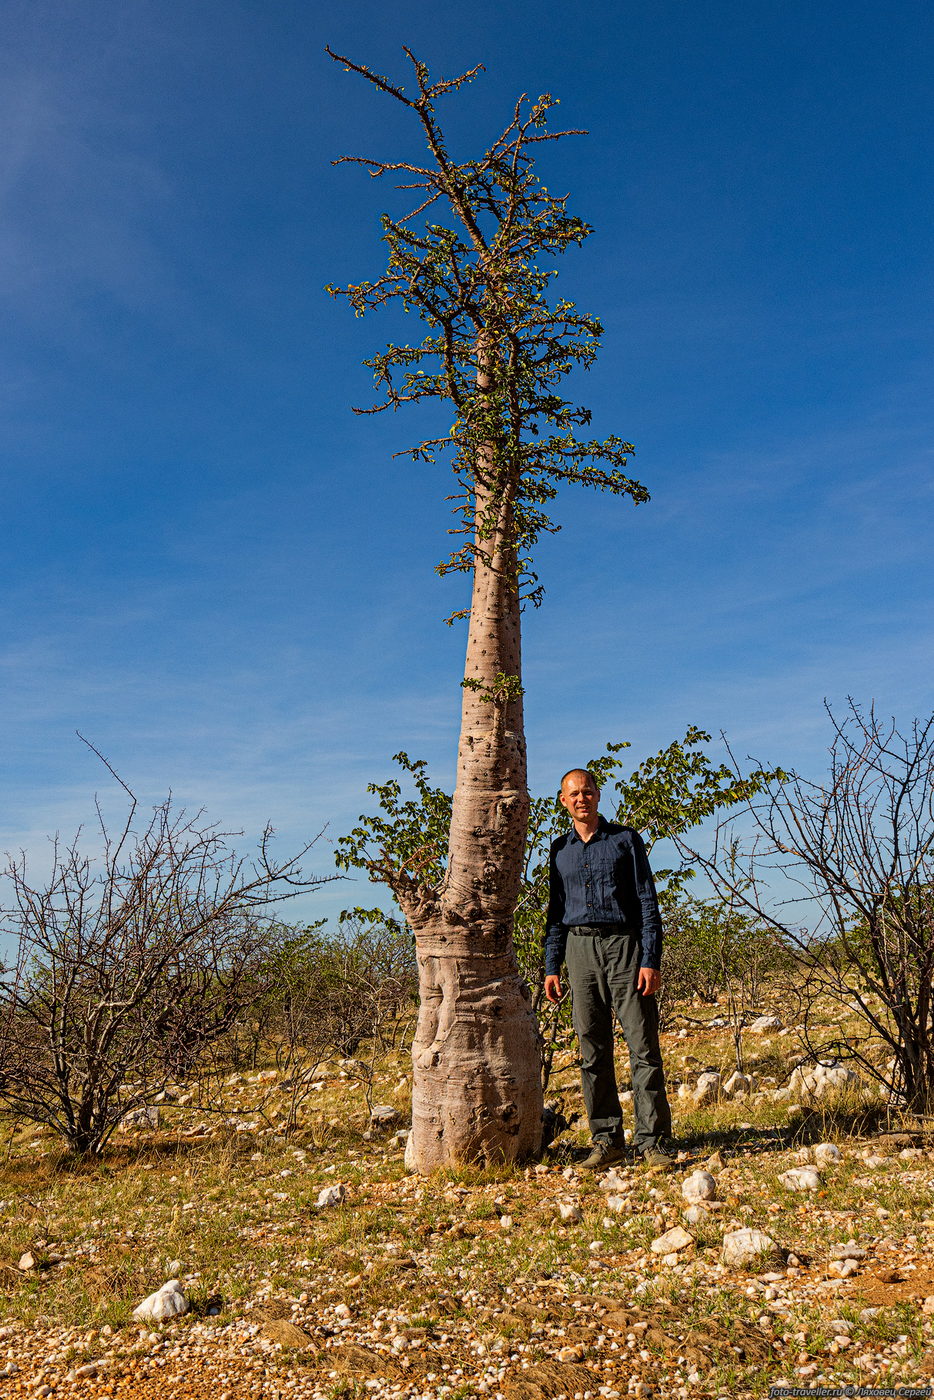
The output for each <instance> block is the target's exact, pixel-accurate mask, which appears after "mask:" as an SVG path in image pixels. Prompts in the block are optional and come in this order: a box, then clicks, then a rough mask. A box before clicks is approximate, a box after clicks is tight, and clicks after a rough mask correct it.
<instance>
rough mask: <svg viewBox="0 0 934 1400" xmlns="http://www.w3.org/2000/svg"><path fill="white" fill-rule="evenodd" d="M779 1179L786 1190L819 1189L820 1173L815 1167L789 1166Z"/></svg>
mask: <svg viewBox="0 0 934 1400" xmlns="http://www.w3.org/2000/svg"><path fill="white" fill-rule="evenodd" d="M778 1179H779V1181H780V1182H781V1184H782V1186H784V1188H785V1190H786V1191H819V1190H820V1184H821V1174H820V1172H819V1171H818V1170H817V1168H816V1167H789V1169H788V1171H786V1172H781V1173H780V1175H779V1178H778Z"/></svg>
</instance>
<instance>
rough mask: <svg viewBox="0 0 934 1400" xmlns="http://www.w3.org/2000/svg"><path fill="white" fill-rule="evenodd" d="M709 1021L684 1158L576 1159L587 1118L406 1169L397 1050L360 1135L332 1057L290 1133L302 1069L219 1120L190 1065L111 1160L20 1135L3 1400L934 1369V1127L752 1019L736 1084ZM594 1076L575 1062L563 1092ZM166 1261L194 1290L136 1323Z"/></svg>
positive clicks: (256, 1087) (509, 1392)
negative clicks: (910, 1120) (166, 1313)
mask: <svg viewBox="0 0 934 1400" xmlns="http://www.w3.org/2000/svg"><path fill="white" fill-rule="evenodd" d="M716 1019H717V1018H715V1017H714V1018H712V1020H708V1022H707V1023H706V1024H700V1025H698V1026H691V1027H688V1028H687V1029H684V1028H682V1031H681V1032H680V1033H675V1034H672V1035H670V1036H668V1037H667V1044H666V1056H667V1061H668V1064H669V1068H670V1073H671V1078H672V1081H673V1084H674V1082H675V1081H677V1080H679V1079H680V1080H681V1083H682V1090H681V1093H680V1097H678V1096H676V1098H675V1102H676V1105H677V1109H678V1122H677V1128H676V1131H677V1132H678V1134H679V1138H680V1143H681V1147H682V1151H681V1152H680V1154H679V1157H680V1159H679V1161H678V1163H677V1166H676V1168H675V1170H673V1171H671V1172H669V1173H665V1174H652V1173H650V1172H649V1171H647V1170H646V1169H645V1168H644V1167H643V1166H641V1165H640V1164H636V1163H623V1164H621V1165H620V1166H618V1167H617V1168H615V1169H614V1170H612V1171H611V1172H610V1173H608V1174H607V1175H606V1176H604V1177H603V1178H602V1179H601V1178H600V1177H596V1178H595V1177H593V1176H590V1175H588V1174H586V1173H582V1172H580V1171H579V1169H578V1168H577V1166H576V1164H575V1163H576V1159H577V1157H578V1155H579V1148H580V1146H581V1144H582V1143H583V1138H581V1137H578V1138H577V1139H574V1138H573V1135H568V1138H567V1139H562V1140H561V1141H560V1142H559V1143H558V1144H557V1145H556V1147H555V1149H554V1150H553V1152H552V1153H550V1154H549V1155H548V1156H547V1157H546V1160H545V1161H544V1162H542V1163H541V1164H539V1165H538V1166H535V1167H531V1168H526V1169H523V1170H520V1171H509V1170H503V1171H500V1172H489V1171H487V1172H480V1171H462V1172H458V1173H448V1174H446V1175H442V1176H439V1177H437V1178H433V1179H431V1180H427V1181H425V1180H421V1179H418V1178H415V1177H412V1176H409V1175H408V1174H407V1173H406V1172H405V1169H404V1165H403V1160H402V1159H403V1139H402V1136H400V1135H399V1134H398V1129H399V1128H400V1127H403V1128H404V1123H405V1112H406V1101H407V1092H408V1090H407V1083H406V1081H405V1078H404V1076H403V1075H402V1074H400V1070H402V1069H404V1064H405V1061H404V1057H399V1058H398V1059H395V1060H394V1059H392V1057H390V1059H389V1060H387V1062H386V1063H385V1064H384V1065H383V1067H382V1069H381V1075H382V1080H381V1081H380V1083H379V1086H378V1087H379V1089H380V1096H381V1097H382V1098H383V1099H384V1103H383V1112H382V1114H381V1115H377V1121H375V1122H374V1124H373V1125H372V1126H370V1127H368V1126H367V1116H366V1115H365V1114H364V1112H363V1110H362V1106H361V1098H360V1092H359V1089H358V1087H357V1084H356V1081H355V1077H354V1068H353V1066H352V1065H348V1064H344V1065H340V1064H335V1065H330V1066H327V1067H324V1068H323V1069H322V1070H321V1071H320V1077H319V1079H318V1080H316V1083H317V1084H318V1085H319V1087H318V1088H316V1089H314V1090H313V1091H312V1092H311V1093H310V1094H309V1096H308V1102H307V1103H303V1105H302V1111H301V1113H300V1114H299V1126H298V1128H297V1130H296V1132H295V1133H293V1134H290V1135H286V1134H285V1133H284V1132H283V1115H286V1114H287V1110H288V1108H289V1102H288V1100H289V1089H288V1086H285V1087H283V1086H282V1085H281V1084H280V1083H279V1082H278V1081H277V1079H276V1076H275V1075H274V1074H271V1072H269V1071H267V1072H266V1073H265V1075H263V1074H260V1075H240V1076H233V1077H231V1078H230V1079H229V1080H228V1082H227V1083H226V1085H225V1086H224V1096H225V1100H226V1101H225V1102H224V1104H223V1105H221V1106H220V1107H222V1109H223V1112H221V1113H218V1114H215V1115H213V1116H208V1117H205V1115H204V1112H203V1110H202V1111H201V1112H200V1114H199V1112H198V1111H197V1108H196V1104H195V1102H194V1101H193V1100H189V1102H188V1103H182V1102H179V1101H180V1100H184V1099H186V1098H187V1096H188V1094H189V1093H191V1092H192V1091H191V1088H190V1086H179V1087H178V1090H177V1093H176V1094H175V1095H172V1096H170V1100H171V1099H174V1103H172V1102H169V1103H168V1104H164V1105H163V1106H162V1121H161V1122H160V1123H159V1124H158V1125H157V1124H156V1120H155V1116H154V1115H151V1116H150V1117H149V1118H148V1119H145V1120H143V1121H141V1122H140V1123H139V1124H138V1125H136V1126H134V1127H133V1128H132V1129H130V1130H128V1131H126V1132H124V1133H122V1134H121V1135H120V1137H119V1138H118V1139H117V1140H115V1142H114V1144H113V1146H112V1148H111V1149H110V1151H109V1152H108V1153H107V1154H106V1155H105V1157H104V1159H103V1160H102V1161H99V1162H96V1163H94V1164H71V1163H68V1162H65V1161H63V1160H62V1159H61V1156H60V1153H59V1152H58V1151H57V1149H56V1147H55V1144H54V1142H53V1140H52V1139H51V1138H50V1137H49V1136H48V1135H45V1134H37V1133H35V1132H34V1130H33V1129H32V1128H26V1129H21V1130H19V1131H17V1132H16V1133H15V1134H14V1135H13V1137H12V1138H11V1140H10V1143H9V1149H8V1152H7V1157H6V1162H5V1165H4V1166H3V1168H2V1170H0V1192H2V1194H3V1196H4V1198H5V1199H4V1200H3V1201H2V1203H0V1205H2V1209H3V1213H4V1217H5V1221H6V1249H5V1255H6V1258H5V1260H4V1261H3V1266H2V1270H0V1285H2V1288H3V1291H4V1295H5V1297H4V1308H3V1315H4V1321H3V1324H2V1326H0V1395H3V1396H18V1395H30V1396H36V1395H38V1396H47V1395H54V1396H56V1397H68V1398H69V1400H71V1397H74V1398H75V1400H79V1397H92V1396H93V1397H95V1400H96V1397H99V1396H115V1397H116V1396H121V1397H126V1400H137V1397H147V1400H148V1398H149V1397H151V1398H152V1400H160V1398H161V1397H163V1396H165V1397H168V1396H172V1397H173V1398H175V1397H177V1400H201V1397H205V1398H206V1397H210V1400H224V1397H225V1396H226V1397H227V1400H239V1397H241V1396H262V1397H268V1398H269V1400H272V1398H273V1397H280V1400H282V1398H284V1397H295V1400H299V1398H300V1397H301V1398H303V1400H350V1397H363V1396H372V1397H374V1400H387V1397H390V1396H392V1397H397V1396H398V1397H409V1398H410V1400H414V1397H424V1400H445V1398H447V1400H467V1397H471V1396H481V1395H485V1396H489V1397H491V1400H496V1397H502V1400H546V1397H547V1398H548V1400H558V1398H559V1397H561V1396H564V1397H567V1400H572V1397H581V1398H582V1400H596V1397H598V1396H599V1397H605V1400H615V1397H618V1396H646V1395H650V1394H652V1395H655V1396H658V1397H662V1396H665V1397H670V1396H673V1397H677V1400H688V1397H694V1396H697V1397H708V1396H709V1397H718V1396H726V1395H730V1396H734V1395H740V1396H753V1395H758V1394H761V1393H762V1392H763V1391H765V1390H767V1389H768V1386H769V1385H776V1384H785V1385H791V1386H797V1387H830V1388H835V1387H836V1388H842V1387H845V1386H864V1387H865V1386H869V1387H875V1388H886V1387H888V1388H894V1387H905V1386H909V1387H911V1386H920V1387H925V1386H927V1385H928V1384H929V1383H930V1382H929V1377H930V1376H931V1375H932V1374H934V1338H932V1331H934V1202H932V1197H931V1193H932V1185H934V1141H932V1142H930V1143H929V1141H928V1139H927V1138H926V1136H925V1135H924V1134H923V1133H922V1132H921V1131H919V1130H917V1125H914V1127H913V1128H912V1130H911V1131H907V1132H906V1131H905V1130H904V1126H905V1125H894V1124H893V1123H892V1122H891V1121H888V1122H886V1121H885V1120H884V1118H883V1117H882V1116H880V1115H879V1114H878V1113H876V1114H873V1113H867V1112H866V1111H865V1105H864V1104H863V1103H862V1101H861V1100H859V1099H858V1097H856V1096H853V1095H851V1097H850V1099H849V1101H848V1102H844V1101H843V1100H841V1099H840V1097H839V1090H840V1086H839V1085H836V1086H828V1088H827V1089H826V1090H825V1089H820V1088H818V1087H817V1086H816V1085H815V1084H814V1083H813V1080H812V1082H811V1085H810V1089H808V1086H807V1085H805V1084H804V1083H803V1082H802V1075H800V1074H799V1076H798V1079H797V1081H793V1080H792V1076H791V1069H792V1067H793V1065H794V1061H795V1058H796V1055H795V1051H794V1045H793V1041H792V1038H791V1037H790V1036H789V1035H788V1034H787V1033H786V1032H785V1031H784V1029H783V1028H781V1027H778V1026H775V1025H774V1024H773V1025H770V1026H768V1027H765V1028H762V1029H760V1030H759V1031H756V1032H752V1031H750V1032H749V1034H748V1036H747V1040H748V1042H749V1048H748V1051H747V1055H746V1062H745V1063H744V1069H745V1071H746V1073H745V1075H744V1076H743V1078H742V1079H741V1080H738V1081H737V1080H736V1079H735V1078H734V1079H733V1082H732V1084H730V1076H729V1074H728V1073H726V1071H728V1070H729V1068H730V1065H729V1058H728V1055H727V1051H726V1040H723V1041H721V1039H720V1037H721V1036H722V1035H723V1031H722V1028H721V1027H719V1026H717V1025H714V1024H713V1021H715V1020H716ZM712 1073H719V1074H720V1081H719V1083H718V1084H715V1085H714V1086H713V1089H711V1083H710V1080H709V1079H708V1080H707V1081H706V1082H703V1083H702V1080H703V1078H704V1075H705V1074H707V1075H709V1074H712ZM757 1074H758V1077H756V1076H757ZM831 1078H832V1076H831ZM574 1080H575V1071H574V1068H573V1065H572V1064H567V1065H566V1066H565V1068H564V1069H561V1070H559V1073H558V1075H557V1083H556V1088H557V1090H558V1092H560V1093H562V1094H563V1097H564V1100H565V1107H566V1109H567V1108H569V1107H573V1106H574V1094H575V1090H574ZM769 1081H772V1082H771V1083H770V1082H769ZM831 1088H832V1089H833V1091H834V1093H836V1094H837V1097H836V1098H835V1099H833V1100H832V1099H831V1097H830V1090H831ZM786 1091H787V1092H786ZM675 1093H676V1095H677V1088H676V1086H675ZM821 1095H823V1098H821ZM815 1096H816V1097H815ZM795 1098H797V1099H801V1100H804V1102H800V1103H799V1102H794V1101H793V1099H795ZM808 1100H810V1102H808ZM293 1106H294V1105H293ZM896 1126H900V1127H901V1130H900V1131H896V1130H894V1129H895V1128H896ZM364 1130H366V1133H367V1136H366V1137H364ZM335 1188H343V1189H342V1190H341V1189H335ZM173 1277H174V1278H177V1279H178V1285H177V1289H176V1290H170V1291H171V1292H174V1293H178V1294H180V1295H181V1296H182V1297H183V1298H184V1308H185V1311H184V1312H182V1313H180V1314H179V1315H177V1316H175V1317H173V1318H172V1319H171V1320H169V1321H165V1322H156V1321H152V1320H146V1319H145V1318H143V1317H141V1316H140V1317H134V1315H133V1314H134V1309H136V1308H137V1307H138V1305H139V1304H140V1303H141V1302H142V1300H143V1299H144V1298H146V1297H147V1295H150V1294H152V1293H153V1292H154V1290H157V1289H159V1288H160V1287H161V1286H162V1285H163V1284H165V1283H166V1282H167V1280H169V1279H170V1278H173ZM173 1306H175V1305H174V1304H173ZM179 1306H181V1305H179Z"/></svg>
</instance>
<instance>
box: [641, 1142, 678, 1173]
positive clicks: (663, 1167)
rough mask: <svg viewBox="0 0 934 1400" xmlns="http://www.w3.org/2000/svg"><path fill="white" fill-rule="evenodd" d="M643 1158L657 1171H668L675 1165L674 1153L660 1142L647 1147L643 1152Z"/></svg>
mask: <svg viewBox="0 0 934 1400" xmlns="http://www.w3.org/2000/svg"><path fill="white" fill-rule="evenodd" d="M642 1160H643V1162H644V1163H645V1165H646V1166H647V1167H652V1168H654V1170H655V1171H657V1172H666V1171H668V1170H669V1168H670V1167H673V1166H674V1165H675V1156H674V1153H672V1152H669V1151H668V1150H667V1149H666V1148H664V1147H662V1145H661V1143H658V1142H657V1143H656V1144H655V1146H654V1147H647V1148H646V1150H645V1151H644V1152H643V1154H642Z"/></svg>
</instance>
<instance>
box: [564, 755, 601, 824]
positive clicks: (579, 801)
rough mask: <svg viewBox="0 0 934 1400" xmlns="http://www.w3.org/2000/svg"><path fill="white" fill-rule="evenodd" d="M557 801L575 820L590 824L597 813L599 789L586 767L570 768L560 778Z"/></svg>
mask: <svg viewBox="0 0 934 1400" xmlns="http://www.w3.org/2000/svg"><path fill="white" fill-rule="evenodd" d="M558 801H559V802H560V803H561V806H562V807H564V808H565V809H566V810H567V811H568V812H570V814H571V816H572V817H573V818H574V820H575V821H576V822H581V823H582V824H583V825H584V826H587V825H588V824H590V823H591V822H592V821H593V820H594V818H595V817H596V815H597V806H598V804H599V801H600V789H599V788H598V787H597V784H596V782H595V781H594V776H593V774H592V773H589V772H588V771H587V769H586V768H570V769H568V771H567V772H566V773H565V775H564V777H563V778H562V779H561V792H560V793H559V795H558Z"/></svg>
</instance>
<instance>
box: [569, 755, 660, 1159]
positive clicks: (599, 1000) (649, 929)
mask: <svg viewBox="0 0 934 1400" xmlns="http://www.w3.org/2000/svg"><path fill="white" fill-rule="evenodd" d="M559 800H560V802H561V805H562V806H563V807H565V808H566V809H567V811H568V812H569V813H570V815H571V820H572V822H573V827H572V829H571V830H570V831H569V832H566V833H565V834H564V835H563V836H559V837H558V839H557V840H556V841H553V842H552V845H551V864H550V888H549V901H548V919H547V928H546V933H545V995H546V997H547V998H548V1000H549V1001H552V1002H557V1001H560V1000H561V998H562V996H563V995H564V988H563V987H562V985H561V966H562V963H564V962H565V961H566V962H567V970H568V982H569V983H570V988H571V994H572V998H573V1016H574V1029H575V1031H576V1032H577V1036H578V1039H579V1041H580V1049H581V1088H582V1090H583V1094H584V1106H585V1108H586V1109H587V1118H588V1121H589V1123H590V1135H591V1139H592V1142H593V1146H592V1149H591V1152H590V1155H589V1156H588V1157H587V1158H586V1159H585V1161H584V1162H583V1163H582V1164H581V1165H582V1166H583V1167H585V1168H587V1169H588V1170H591V1171H598V1170H600V1169H601V1168H603V1167H609V1166H612V1164H613V1163H614V1162H620V1161H622V1160H623V1159H624V1158H625V1155H626V1152H625V1146H624V1136H623V1110H622V1107H621V1105H620V1101H619V1092H618V1090H617V1087H616V1071H615V1067H614V1063H613V1050H614V1042H613V1012H614V1011H615V1013H616V1018H617V1020H618V1021H619V1024H620V1027H621V1028H622V1032H623V1036H624V1038H625V1040H626V1045H627V1047H628V1049H629V1064H630V1068H631V1071H632V1091H633V1107H634V1110H635V1131H634V1133H633V1142H634V1145H635V1149H636V1151H637V1152H638V1153H639V1154H640V1155H641V1156H642V1159H643V1160H644V1161H645V1162H646V1163H647V1164H648V1165H649V1166H652V1167H655V1168H666V1167H669V1166H671V1165H672V1164H673V1162H674V1160H675V1159H674V1156H673V1155H672V1153H671V1152H670V1151H669V1150H668V1145H667V1139H668V1136H669V1134H670V1132H671V1109H670V1108H669V1106H668V1096H667V1094H666V1092H665V1071H664V1069H663V1067H662V1056H661V1050H660V1048H659V1043H658V1007H657V1006H656V1003H655V993H656V992H657V991H658V988H659V985H660V983H661V973H660V968H661V956H662V924H661V917H660V915H659V912H658V898H657V896H656V893H655V882H654V880H653V879H652V872H651V870H650V868H649V860H648V856H647V854H646V849H645V844H644V842H643V840H642V837H641V836H640V835H639V833H638V832H637V831H635V830H633V828H632V827H629V826H620V825H619V824H618V823H616V822H608V821H605V820H604V818H603V817H601V815H600V812H599V810H598V808H599V802H600V789H599V788H598V787H597V784H596V782H595V780H594V778H593V775H592V774H591V773H589V772H588V771H587V769H586V768H572V769H571V770H570V772H568V773H565V775H564V777H563V778H562V779H561V793H560V799H559Z"/></svg>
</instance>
